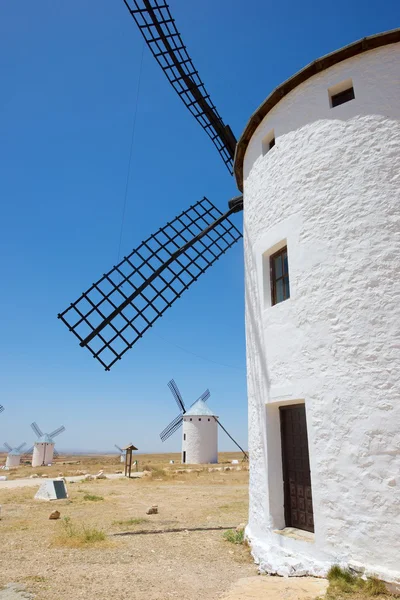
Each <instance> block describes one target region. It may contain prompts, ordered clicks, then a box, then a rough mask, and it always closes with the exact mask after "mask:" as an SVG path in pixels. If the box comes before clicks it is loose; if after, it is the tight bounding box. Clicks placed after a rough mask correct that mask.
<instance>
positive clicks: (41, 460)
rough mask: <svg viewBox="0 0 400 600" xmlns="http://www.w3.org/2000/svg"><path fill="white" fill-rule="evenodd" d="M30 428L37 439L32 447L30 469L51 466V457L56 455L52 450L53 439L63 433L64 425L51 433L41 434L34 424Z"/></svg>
mask: <svg viewBox="0 0 400 600" xmlns="http://www.w3.org/2000/svg"><path fill="white" fill-rule="evenodd" d="M31 427H32V429H33V431H34V432H35V434H36V435H37V438H38V439H37V441H36V442H35V445H34V447H33V455H32V467H40V466H44V465H48V464H51V463H52V462H53V456H54V455H57V453H56V452H55V450H54V438H55V437H56V436H57V435H60V433H62V432H63V431H65V427H64V425H61V427H59V428H58V429H55V430H54V431H52V432H51V433H43V432H42V431H41V430H40V428H39V426H38V424H37V423H35V422H33V423H31Z"/></svg>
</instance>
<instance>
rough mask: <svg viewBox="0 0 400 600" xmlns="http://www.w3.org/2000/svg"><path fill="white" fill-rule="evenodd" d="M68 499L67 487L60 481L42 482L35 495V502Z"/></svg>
mask: <svg viewBox="0 0 400 600" xmlns="http://www.w3.org/2000/svg"><path fill="white" fill-rule="evenodd" d="M65 498H68V493H67V486H66V485H65V482H64V481H63V480H62V479H49V480H48V481H44V482H43V483H42V485H41V486H40V488H39V489H38V491H37V492H36V494H35V500H63V499H65Z"/></svg>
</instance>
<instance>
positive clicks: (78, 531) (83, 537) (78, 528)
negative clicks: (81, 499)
mask: <svg viewBox="0 0 400 600" xmlns="http://www.w3.org/2000/svg"><path fill="white" fill-rule="evenodd" d="M61 526H62V530H61V531H60V532H58V533H57V534H56V535H55V537H54V545H56V546H68V547H69V548H82V547H88V546H89V545H91V546H93V545H98V544H99V543H101V542H105V541H106V540H107V536H106V534H105V532H104V531H103V530H102V529H97V528H96V527H90V526H87V525H84V524H82V523H81V524H79V525H76V524H75V523H73V521H72V520H71V518H70V517H64V518H63V520H62V521H61Z"/></svg>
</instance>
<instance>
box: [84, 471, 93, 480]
mask: <svg viewBox="0 0 400 600" xmlns="http://www.w3.org/2000/svg"><path fill="white" fill-rule="evenodd" d="M93 479H94V477H93V475H89V473H88V474H87V475H85V477H84V478H83V481H93Z"/></svg>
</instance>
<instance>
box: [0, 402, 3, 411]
mask: <svg viewBox="0 0 400 600" xmlns="http://www.w3.org/2000/svg"><path fill="white" fill-rule="evenodd" d="M3 410H4V406H3V405H2V404H0V413H2V412H3Z"/></svg>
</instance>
